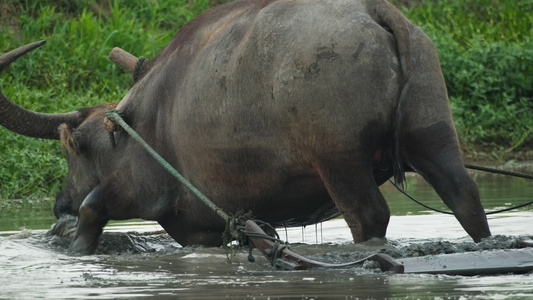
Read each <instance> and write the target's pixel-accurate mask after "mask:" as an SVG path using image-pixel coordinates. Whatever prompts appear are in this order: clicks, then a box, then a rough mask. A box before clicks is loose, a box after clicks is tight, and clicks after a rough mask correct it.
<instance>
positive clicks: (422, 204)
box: [389, 164, 533, 215]
mask: <svg viewBox="0 0 533 300" xmlns="http://www.w3.org/2000/svg"><path fill="white" fill-rule="evenodd" d="M465 167H466V168H467V169H471V170H477V171H483V172H488V173H494V174H501V175H506V176H512V177H519V178H525V179H532V180H533V175H529V174H524V173H519V172H512V171H505V170H498V169H494V168H488V167H481V166H475V165H471V164H465ZM389 182H390V183H391V184H392V185H393V186H394V187H395V188H396V189H397V190H398V191H399V192H400V193H402V194H404V195H405V196H406V197H407V198H409V199H411V200H413V201H414V202H415V203H417V204H418V205H420V206H423V207H425V208H427V209H430V210H433V211H436V212H439V213H443V214H448V215H453V213H452V212H449V211H444V210H440V209H437V208H433V207H431V206H428V205H426V204H424V203H422V202H420V201H418V200H416V199H415V198H414V197H413V196H411V195H409V194H408V193H407V192H406V191H405V190H404V189H403V188H402V187H400V186H398V185H397V184H396V183H394V182H393V181H392V180H389ZM531 204H533V201H530V202H527V203H523V204H519V205H516V206H513V207H509V208H504V209H500V210H495V211H490V212H486V213H485V214H486V215H494V214H499V213H502V212H506V211H510V210H514V209H518V208H521V207H524V206H528V205H531Z"/></svg>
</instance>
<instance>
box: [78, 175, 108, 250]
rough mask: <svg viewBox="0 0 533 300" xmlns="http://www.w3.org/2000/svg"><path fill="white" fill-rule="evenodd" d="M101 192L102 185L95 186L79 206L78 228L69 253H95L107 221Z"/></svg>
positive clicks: (102, 189)
mask: <svg viewBox="0 0 533 300" xmlns="http://www.w3.org/2000/svg"><path fill="white" fill-rule="evenodd" d="M103 191H104V188H103V186H102V185H99V186H97V187H96V188H95V189H94V190H93V191H92V192H91V193H89V195H87V197H86V198H85V200H84V201H83V203H82V204H81V206H80V209H79V215H78V227H77V229H76V235H75V237H74V240H73V241H72V244H71V245H70V251H72V252H74V253H77V254H82V255H88V254H93V253H94V252H95V251H96V248H97V247H98V241H99V239H100V235H101V234H102V231H103V228H104V226H105V225H106V224H107V222H108V221H109V219H108V218H107V213H106V208H105V205H103V203H104V201H103V199H104V195H103V194H104V193H103Z"/></svg>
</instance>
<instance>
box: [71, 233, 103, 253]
mask: <svg viewBox="0 0 533 300" xmlns="http://www.w3.org/2000/svg"><path fill="white" fill-rule="evenodd" d="M97 247H98V239H96V240H95V239H92V238H86V237H83V236H79V237H77V238H75V239H74V241H73V242H72V244H70V247H69V252H70V253H72V254H74V255H91V254H94V252H95V251H96V248H97Z"/></svg>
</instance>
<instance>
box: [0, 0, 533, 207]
mask: <svg viewBox="0 0 533 300" xmlns="http://www.w3.org/2000/svg"><path fill="white" fill-rule="evenodd" d="M225 1H227V0H216V1H213V0H157V1H156V0H144V1H129V0H40V1H34V0H18V1H15V0H0V16H1V18H0V53H5V52H7V51H9V50H12V49H15V48H17V47H19V46H21V45H24V44H27V43H30V42H33V41H37V40H47V41H48V43H47V44H46V45H45V46H43V47H42V48H41V49H38V50H35V51H33V52H32V53H29V54H27V55H25V56H24V57H22V58H21V59H19V60H18V61H17V62H16V63H14V64H13V65H12V66H11V67H10V68H9V69H8V70H6V72H4V74H2V76H1V78H0V79H1V87H2V91H3V92H4V94H5V95H6V96H8V97H9V98H10V99H12V100H13V101H14V102H16V103H17V104H19V105H21V106H23V107H25V108H28V109H32V110H36V111H39V112H65V111H70V110H73V109H75V108H79V107H82V106H91V105H95V104H100V103H104V102H117V101H119V100H120V99H121V98H122V96H123V95H124V94H125V93H126V91H127V90H128V88H129V86H130V85H131V76H130V75H129V74H126V72H124V71H123V70H121V69H120V68H119V67H117V66H115V65H114V64H113V63H111V62H110V61H109V60H108V58H107V55H108V53H109V51H110V50H111V49H112V48H113V47H115V46H119V47H121V48H123V49H126V50H128V51H129V52H131V53H132V54H134V55H137V56H146V57H149V58H151V57H154V56H156V55H157V53H158V51H159V50H160V49H161V48H162V47H164V46H165V45H166V44H167V43H168V41H169V40H170V39H171V38H172V36H173V35H174V34H175V32H176V30H177V29H178V28H179V27H181V26H182V25H183V24H185V23H186V22H187V21H189V20H191V19H192V18H193V17H194V16H196V15H198V14H199V13H201V12H202V11H204V10H206V9H207V8H209V7H210V6H211V5H213V4H217V3H220V2H225ZM403 11H404V13H405V14H406V15H407V16H408V18H410V19H411V20H412V21H413V22H414V23H415V24H417V25H419V26H420V27H422V28H423V30H424V31H425V32H426V33H427V34H428V35H429V36H430V37H431V38H432V39H433V40H434V41H435V44H436V46H437V48H438V50H439V56H440V58H441V63H442V67H443V72H444V74H445V78H446V81H447V84H448V89H449V93H450V99H451V102H452V109H453V113H454V115H455V120H456V125H457V127H458V130H459V134H460V135H461V138H462V141H463V143H464V145H465V146H466V147H469V146H470V145H473V144H478V145H479V144H481V145H489V146H493V147H496V148H497V149H499V150H500V151H504V150H513V149H519V148H520V147H525V146H527V145H531V144H532V142H533V137H532V136H533V135H532V134H531V132H532V131H533V117H532V116H533V45H532V40H533V31H532V30H533V4H532V2H531V0H516V1H494V0H472V1H467V2H465V1H459V0H453V1H438V0H423V1H422V3H421V4H417V5H414V6H413V7H412V8H410V9H406V8H403ZM66 173H67V166H66V162H65V160H64V154H63V153H62V151H61V149H60V147H59V144H58V143H57V142H55V141H44V140H36V139H31V138H26V137H22V136H18V135H15V134H12V133H11V132H8V131H7V130H5V129H2V128H0V199H2V198H5V199H13V198H27V197H42V196H53V195H55V194H56V193H57V192H58V191H59V190H60V189H61V187H62V185H63V181H64V177H65V175H66Z"/></svg>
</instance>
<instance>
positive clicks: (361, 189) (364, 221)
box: [319, 159, 390, 243]
mask: <svg viewBox="0 0 533 300" xmlns="http://www.w3.org/2000/svg"><path fill="white" fill-rule="evenodd" d="M349 161H354V160H351V159H350V160H343V162H344V163H337V162H324V164H322V165H321V167H320V171H319V172H320V174H321V176H322V179H323V181H324V184H325V185H326V188H327V190H328V192H329V193H330V196H331V198H332V199H333V201H334V202H335V205H336V206H337V208H338V209H339V211H340V212H341V213H342V214H343V216H344V220H345V221H346V223H347V224H348V226H349V227H350V230H351V232H352V236H353V240H354V242H356V243H360V242H364V241H367V240H370V239H372V238H384V237H385V235H386V233H387V226H388V224H389V219H390V211H389V206H388V205H387V202H386V201H385V198H384V197H383V195H382V194H381V192H380V190H379V188H378V185H377V184H376V182H375V181H374V177H373V174H372V168H371V167H370V166H369V167H364V166H357V165H351V164H350V163H346V162H349Z"/></svg>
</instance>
